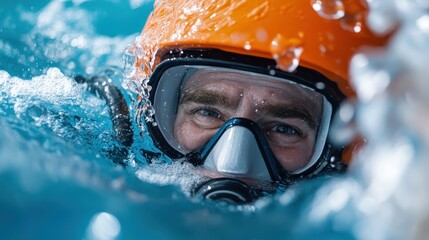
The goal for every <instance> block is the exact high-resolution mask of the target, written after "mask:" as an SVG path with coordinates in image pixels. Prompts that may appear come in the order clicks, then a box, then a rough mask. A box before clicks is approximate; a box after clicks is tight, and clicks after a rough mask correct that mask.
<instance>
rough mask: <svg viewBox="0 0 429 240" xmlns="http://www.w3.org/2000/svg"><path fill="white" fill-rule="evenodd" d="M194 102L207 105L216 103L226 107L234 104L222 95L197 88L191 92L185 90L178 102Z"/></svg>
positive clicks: (231, 106)
mask: <svg viewBox="0 0 429 240" xmlns="http://www.w3.org/2000/svg"><path fill="white" fill-rule="evenodd" d="M188 102H195V103H200V104H207V105H217V106H223V107H226V108H233V107H234V104H233V103H232V102H231V101H230V100H229V99H228V98H227V97H226V96H224V95H222V94H220V93H216V92H213V91H207V90H197V91H193V92H186V93H184V94H183V95H182V97H181V99H180V102H179V103H180V104H183V103H188Z"/></svg>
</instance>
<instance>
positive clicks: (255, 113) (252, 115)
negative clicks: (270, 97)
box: [232, 95, 265, 123]
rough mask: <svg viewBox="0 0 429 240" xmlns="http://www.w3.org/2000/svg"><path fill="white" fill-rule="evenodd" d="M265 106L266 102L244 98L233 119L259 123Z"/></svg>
mask: <svg viewBox="0 0 429 240" xmlns="http://www.w3.org/2000/svg"><path fill="white" fill-rule="evenodd" d="M264 104H265V101H264V100H259V99H256V98H255V97H252V96H249V95H248V96H245V95H244V96H243V98H242V101H241V102H240V105H239V107H238V108H237V111H236V112H235V115H234V116H232V117H238V118H246V119H249V120H252V121H253V122H255V123H257V122H258V120H259V119H260V118H261V114H262V107H263V105H264Z"/></svg>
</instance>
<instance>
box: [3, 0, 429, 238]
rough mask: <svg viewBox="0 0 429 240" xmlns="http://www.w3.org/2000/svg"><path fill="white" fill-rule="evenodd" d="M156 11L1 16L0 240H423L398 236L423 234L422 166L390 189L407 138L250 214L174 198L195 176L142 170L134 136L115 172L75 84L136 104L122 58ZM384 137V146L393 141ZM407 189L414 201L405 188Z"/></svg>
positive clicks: (15, 10)
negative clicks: (93, 82)
mask: <svg viewBox="0 0 429 240" xmlns="http://www.w3.org/2000/svg"><path fill="white" fill-rule="evenodd" d="M152 5H153V1H145V0H140V1H139V0H129V1H125V0H124V1H119V0H105V1H101V0H100V1H83V0H73V1H37V2H36V1H24V0H22V1H5V0H3V1H2V2H1V4H0V102H1V104H0V127H1V129H2V130H1V131H0V238H1V239H269V238H281V239H285V238H287V239H316V238H317V239H404V238H403V237H404V236H408V237H409V236H413V238H418V237H419V236H420V237H421V236H427V235H425V233H427V232H425V231H420V232H419V231H418V230H417V233H415V232H414V233H412V234H411V235H409V234H408V233H409V231H410V230H409V229H414V228H412V227H414V226H417V228H416V229H419V228H418V225H413V224H414V223H416V222H417V223H419V221H418V220H419V219H423V220H422V221H423V223H424V219H426V220H427V216H428V214H426V213H427V211H425V210H424V209H428V208H425V207H424V206H426V207H427V204H425V203H422V202H416V203H415V204H414V205H413V206H412V207H411V206H410V205H407V204H405V203H407V202H410V198H402V197H401V196H418V199H422V201H423V200H425V199H426V200H427V199H428V197H427V196H428V195H427V191H425V190H424V189H426V188H424V187H422V185H421V184H420V185H419V184H417V185H416V184H414V185H413V183H415V182H425V181H424V180H425V179H426V180H427V178H425V177H422V176H426V175H424V174H422V170H420V171H419V170H417V168H419V169H424V167H425V166H426V167H427V165H425V164H421V163H422V162H423V163H425V162H426V161H415V162H416V163H420V164H416V165H415V166H417V167H416V169H414V170H407V171H409V172H405V173H408V175H407V174H405V175H407V176H408V178H405V177H404V178H403V179H402V181H390V178H389V177H392V176H393V177H395V176H399V177H398V178H396V180H398V179H399V178H401V177H403V175H401V174H402V173H403V172H402V171H397V170H398V169H408V168H409V163H408V162H404V161H401V160H403V159H405V160H407V159H408V158H407V156H415V155H417V154H418V153H421V154H423V153H425V151H423V150H424V149H425V148H424V147H421V148H420V150H419V151H420V152H419V151H414V152H412V151H411V152H412V153H414V155H413V154H410V151H409V150H410V148H411V149H414V150H415V147H416V146H421V145H419V144H418V143H419V141H420V140H419V138H416V137H414V138H412V140H413V141H414V142H413V141H411V142H412V143H410V144H408V143H409V142H407V141H405V140H409V139H410V138H403V140H404V139H405V140H404V141H402V145H401V144H400V145H395V144H392V145H389V146H387V147H386V146H384V145H380V146H381V147H379V148H377V146H376V145H373V146H374V147H373V148H369V150H368V151H367V152H366V155H364V157H365V159H367V160H368V161H366V162H365V161H360V164H358V165H357V166H355V167H354V170H353V171H351V172H350V173H348V174H347V175H345V176H343V177H339V178H335V179H324V180H321V179H320V180H314V181H311V182H304V183H302V184H301V185H299V186H297V187H295V188H291V189H289V190H287V191H286V193H284V194H282V193H279V194H278V195H276V196H274V197H272V198H270V199H264V200H263V201H259V202H257V203H256V204H255V205H253V206H247V207H246V208H237V207H228V206H219V205H215V204H213V203H209V202H198V201H195V200H192V199H190V198H189V197H188V196H187V194H186V193H185V192H184V191H182V190H183V189H184V188H186V186H187V184H188V183H189V182H187V177H190V175H191V174H190V173H189V172H188V171H187V170H188V169H187V168H186V166H185V167H184V166H177V165H175V164H171V165H168V166H167V167H166V165H162V164H161V165H157V164H155V165H153V166H146V164H145V158H144V155H143V154H142V153H141V152H140V149H141V148H145V149H148V150H150V151H157V150H156V149H155V148H154V147H153V145H152V143H151V140H150V139H149V138H148V137H147V136H145V137H144V138H141V137H140V136H139V135H138V133H136V136H135V143H134V145H133V146H132V148H131V150H130V154H129V155H128V156H127V158H126V159H124V160H125V161H126V163H127V165H128V167H127V168H125V169H124V168H122V167H120V166H119V165H118V164H115V163H114V162H113V160H114V159H115V155H114V152H115V146H117V145H118V143H117V142H116V140H115V138H114V133H113V130H112V124H111V121H110V118H109V113H108V109H107V107H106V105H105V103H104V101H103V100H101V99H99V98H97V97H96V96H94V95H92V94H90V93H89V92H88V91H86V89H85V86H84V85H79V84H77V83H75V82H74V81H73V80H72V77H73V76H74V75H76V74H83V75H94V74H108V75H109V76H110V78H111V79H112V82H113V84H115V85H116V86H118V87H119V89H121V91H122V92H123V94H124V95H125V97H126V100H127V102H128V104H129V105H130V106H132V104H131V103H132V96H131V95H129V94H128V93H127V92H125V91H124V90H123V88H121V71H122V67H123V62H122V54H123V51H124V49H125V48H126V47H127V45H128V44H131V43H132V42H133V41H134V39H135V37H136V36H138V35H139V33H140V31H141V29H142V27H143V25H144V22H145V19H146V18H147V16H148V15H149V13H150V11H151V10H152ZM414 12H416V11H414ZM427 42H429V41H427ZM425 56H426V55H425ZM426 76H427V75H426ZM387 96H390V95H389V93H387ZM423 96H427V95H424V94H423ZM392 102H393V101H392ZM423 102H424V100H423ZM375 103H377V102H375ZM394 103H396V102H394ZM370 106H374V105H371V104H369V103H368V102H366V103H364V104H363V107H362V108H360V109H361V112H362V114H363V116H365V114H367V115H366V116H372V115H373V112H374V111H375V112H380V111H378V110H380V109H383V108H378V107H380V105H377V106H378V107H377V108H370ZM388 106H390V105H388ZM394 106H400V105H398V104H396V105H394ZM368 109H370V110H371V109H373V112H371V111H368ZM374 109H375V110H374ZM365 111H367V113H366V112H365ZM399 115H400V114H396V115H394V116H399ZM388 117H389V121H390V120H392V116H391V115H389V116H388ZM420 117H422V116H420ZM362 119H363V120H362V122H363V123H365V121H364V119H365V118H364V117H363V118H362ZM367 119H369V118H367ZM371 119H373V118H371ZM371 121H372V122H377V121H373V120H371ZM383 121H384V122H383ZM386 121H387V120H386V119H383V118H380V121H379V122H380V126H386V124H383V123H386ZM413 126H416V125H413ZM134 127H135V126H134ZM395 129H399V128H395ZM423 129H424V130H426V129H427V128H425V127H424V126H423ZM382 130H383V129H382ZM382 130H380V133H383V132H389V131H390V129H385V130H383V131H382ZM136 132H138V131H136ZM417 132H418V131H417ZM389 133H390V132H389ZM368 136H369V138H370V139H371V135H370V134H368ZM380 136H381V135H380V134H378V135H377V137H378V138H377V139H380ZM397 136H398V135H395V138H392V137H391V136H388V137H386V139H385V140H386V141H384V142H386V143H389V141H387V140H388V139H402V138H397ZM406 136H408V137H409V135H406ZM375 142H377V141H375ZM423 144H424V143H423ZM386 145H388V144H386ZM398 146H399V147H398ZM408 146H411V147H410V148H407V147H408ZM423 146H424V145H423ZM382 147H385V148H382ZM389 147H390V148H389ZM371 149H377V150H380V149H382V150H384V151H385V152H384V153H390V155H389V154H386V155H383V154H381V155H382V156H387V157H386V159H387V160H388V161H389V162H388V166H390V168H385V166H387V165H385V166H382V167H377V168H371V170H368V169H369V168H368V166H375V165H371V161H369V160H371V159H372V158H374V156H376V157H377V156H380V152H377V151H371ZM392 149H394V150H395V151H393V150H392ZM422 149H423V150H422ZM396 150H397V151H396ZM112 153H113V154H112ZM396 153H398V154H396ZM401 153H402V154H403V155H401ZM377 154H379V155H377ZM395 156H404V158H398V157H397V158H395ZM423 156H427V155H423ZM416 159H419V158H418V157H416ZM161 160H162V159H161ZM161 160H160V161H161ZM407 161H408V160H407ZM410 161H411V160H410ZM358 163H359V161H358ZM395 166H398V168H395ZM421 166H423V167H421ZM380 169H381V170H380ZM395 170H396V171H395ZM403 171H405V170H403ZM410 171H411V172H410ZM384 172H386V173H387V174H386V175H383V173H384ZM166 173H167V174H166ZM409 173H411V174H409ZM395 174H396V175H395ZM378 176H382V178H381V181H380V178H378ZM409 176H415V177H414V178H410V177H409ZM383 177H384V178H383ZM419 177H420V178H419ZM386 179H387V180H386ZM410 179H411V180H410ZM383 180H384V182H383ZM407 180H408V182H407ZM398 182H399V183H403V184H402V185H401V184H399V183H398ZM173 183H175V184H173ZM386 183H388V184H386ZM407 183H408V184H411V185H412V186H414V188H408V186H410V185H407ZM395 184H396V185H395ZM423 186H424V185H423ZM397 189H400V190H401V191H399V190H397ZM404 189H406V190H407V191H405V192H406V193H407V194H405V195H404V194H403V193H404ZM410 189H411V190H410ZM413 190H414V191H413ZM413 194H415V195H413ZM422 206H423V207H422ZM407 210H410V211H407ZM405 213H406V214H405ZM425 214H426V215H425ZM404 223H406V224H404ZM420 223H421V222H420ZM407 224H409V225H407ZM410 225H411V226H410ZM422 229H423V228H422ZM406 230H408V231H406ZM423 230H424V229H423ZM413 231H414V230H413ZM398 232H399V233H402V235H401V234H399V235H398V234H397V233H398ZM422 232H423V233H422ZM419 234H423V235H419Z"/></svg>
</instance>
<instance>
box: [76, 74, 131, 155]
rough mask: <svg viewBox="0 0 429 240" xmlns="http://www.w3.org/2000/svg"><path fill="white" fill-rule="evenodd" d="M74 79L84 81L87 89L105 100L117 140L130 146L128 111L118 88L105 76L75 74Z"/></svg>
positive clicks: (79, 81) (125, 145)
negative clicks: (88, 76)
mask: <svg viewBox="0 0 429 240" xmlns="http://www.w3.org/2000/svg"><path fill="white" fill-rule="evenodd" d="M74 79H75V81H76V82H78V83H81V84H83V83H86V84H87V85H88V91H90V92H91V93H93V94H95V95H96V96H98V97H100V98H102V99H104V100H105V101H106V104H107V106H108V107H109V114H110V118H111V119H112V125H113V131H114V132H115V137H116V139H117V141H118V142H119V143H121V144H122V145H123V146H124V147H127V148H128V147H130V146H131V145H132V144H133V130H132V128H131V121H130V113H129V110H128V107H127V103H126V101H125V98H124V96H123V95H122V93H121V92H120V91H119V89H118V88H117V87H116V86H115V85H113V84H111V83H110V82H109V79H108V78H107V77H106V76H94V77H92V78H86V77H83V76H75V77H74Z"/></svg>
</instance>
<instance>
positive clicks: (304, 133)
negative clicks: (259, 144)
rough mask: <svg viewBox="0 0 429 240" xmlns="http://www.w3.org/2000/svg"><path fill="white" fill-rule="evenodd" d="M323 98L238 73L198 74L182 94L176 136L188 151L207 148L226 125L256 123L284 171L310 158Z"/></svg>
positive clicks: (296, 87) (175, 126)
mask: <svg viewBox="0 0 429 240" xmlns="http://www.w3.org/2000/svg"><path fill="white" fill-rule="evenodd" d="M322 104H323V97H322V96H321V95H320V94H317V93H315V92H314V91H312V90H309V89H305V88H303V87H302V86H300V85H297V84H290V83H286V82H279V81H274V80H267V79H266V77H262V76H255V75H248V74H243V73H237V72H222V71H219V70H218V71H209V70H199V71H197V72H196V73H194V74H193V75H192V76H191V77H190V79H189V80H188V81H187V82H186V83H185V85H184V86H183V88H182V91H181V97H180V103H179V106H178V113H177V118H176V121H175V123H174V129H175V130H174V135H175V138H176V139H177V141H178V143H179V144H180V146H181V147H182V148H184V149H186V150H188V151H192V150H194V149H196V148H198V147H199V146H201V145H202V144H204V143H206V142H207V141H208V140H209V139H210V138H211V137H213V135H214V134H215V133H216V132H217V130H218V129H219V128H220V127H221V126H222V125H223V123H224V122H225V121H227V120H228V119H230V118H234V117H242V118H247V119H250V120H252V121H254V122H256V123H257V124H258V125H259V127H260V128H261V129H262V130H263V132H264V133H265V136H266V138H267V140H268V142H269V144H270V147H271V149H272V151H273V153H274V155H275V156H276V158H277V159H278V161H279V162H280V164H281V165H282V167H283V168H284V169H286V170H287V171H290V172H293V171H295V170H298V169H300V168H302V167H304V166H305V165H306V164H307V163H308V162H309V161H310V159H311V156H312V154H313V149H314V145H315V139H316V134H317V130H318V125H319V122H320V117H321V112H322Z"/></svg>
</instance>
